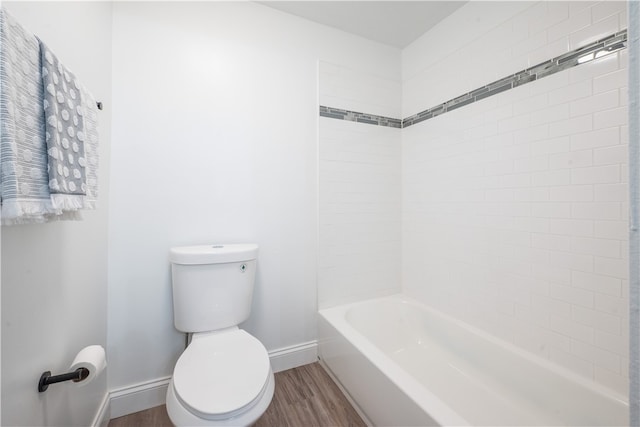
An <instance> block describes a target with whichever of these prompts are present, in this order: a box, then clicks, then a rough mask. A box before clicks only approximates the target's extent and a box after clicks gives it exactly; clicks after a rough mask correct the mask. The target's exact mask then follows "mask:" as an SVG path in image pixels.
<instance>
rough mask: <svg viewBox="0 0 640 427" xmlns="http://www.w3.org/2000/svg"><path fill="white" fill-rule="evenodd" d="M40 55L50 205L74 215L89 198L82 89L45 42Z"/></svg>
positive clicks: (41, 44)
mask: <svg viewBox="0 0 640 427" xmlns="http://www.w3.org/2000/svg"><path fill="white" fill-rule="evenodd" d="M40 54H41V63H42V80H43V86H44V100H43V106H44V119H45V130H46V133H45V141H46V144H47V154H48V161H49V166H48V173H49V190H50V193H51V202H52V204H53V207H54V209H56V210H58V211H61V212H63V211H74V210H78V209H81V208H83V207H84V196H85V195H86V194H87V175H86V163H87V161H86V157H85V139H86V137H85V129H84V122H85V120H84V111H85V110H84V106H83V103H82V95H81V90H80V87H81V86H80V83H79V82H78V80H77V79H76V76H75V75H74V74H73V73H72V72H71V71H70V70H69V69H68V68H67V67H66V66H64V65H63V64H62V63H61V62H60V60H59V59H58V58H57V57H56V56H55V54H54V53H53V52H52V51H51V49H49V48H48V47H47V45H46V44H44V43H43V42H42V40H40Z"/></svg>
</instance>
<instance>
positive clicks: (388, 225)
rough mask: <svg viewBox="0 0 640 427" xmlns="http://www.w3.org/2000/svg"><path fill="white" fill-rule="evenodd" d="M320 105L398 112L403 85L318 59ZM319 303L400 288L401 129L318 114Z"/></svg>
mask: <svg viewBox="0 0 640 427" xmlns="http://www.w3.org/2000/svg"><path fill="white" fill-rule="evenodd" d="M319 87H320V105H324V106H329V107H334V108H340V109H343V110H349V111H357V112H363V113H367V114H374V115H379V116H383V117H391V118H399V117H400V108H401V102H400V101H401V100H400V96H401V85H400V81H399V78H398V79H388V78H381V77H378V76H375V75H371V74H370V73H364V72H356V71H353V70H351V69H349V68H345V67H343V66H339V65H335V64H329V63H326V62H321V63H320V76H319ZM319 125H320V126H319V144H320V146H319V171H318V173H319V227H320V228H319V248H318V251H319V256H318V305H319V307H320V308H326V307H330V306H334V305H337V304H341V303H346V302H351V301H355V300H359V299H365V298H372V297H376V296H380V295H385V294H390V293H396V292H400V286H401V283H400V258H401V242H400V237H401V227H400V208H401V203H400V197H401V189H400V181H401V179H400V177H401V175H400V147H401V141H400V138H401V129H397V128H392V127H385V126H376V125H371V124H365V123H356V122H352V121H346V120H337V119H333V118H326V117H321V118H320V124H319Z"/></svg>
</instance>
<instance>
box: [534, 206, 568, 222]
mask: <svg viewBox="0 0 640 427" xmlns="http://www.w3.org/2000/svg"><path fill="white" fill-rule="evenodd" d="M531 216H534V217H538V218H571V203H562V202H553V203H552V202H537V203H532V209H531Z"/></svg>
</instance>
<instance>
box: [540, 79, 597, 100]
mask: <svg viewBox="0 0 640 427" xmlns="http://www.w3.org/2000/svg"><path fill="white" fill-rule="evenodd" d="M590 95H591V81H589V80H584V81H579V82H576V83H573V84H570V85H569V86H565V87H561V88H558V89H556V90H554V91H551V92H549V98H548V99H549V105H556V104H567V103H569V102H571V101H574V100H576V99H583V98H585V97H588V96H590Z"/></svg>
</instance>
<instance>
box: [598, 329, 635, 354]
mask: <svg viewBox="0 0 640 427" xmlns="http://www.w3.org/2000/svg"><path fill="white" fill-rule="evenodd" d="M594 345H595V346H596V347H600V348H602V349H605V350H609V351H611V352H612V353H615V354H617V355H620V356H625V355H627V354H629V339H628V336H627V335H626V334H621V335H616V334H609V333H607V332H602V331H595V334H594Z"/></svg>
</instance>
